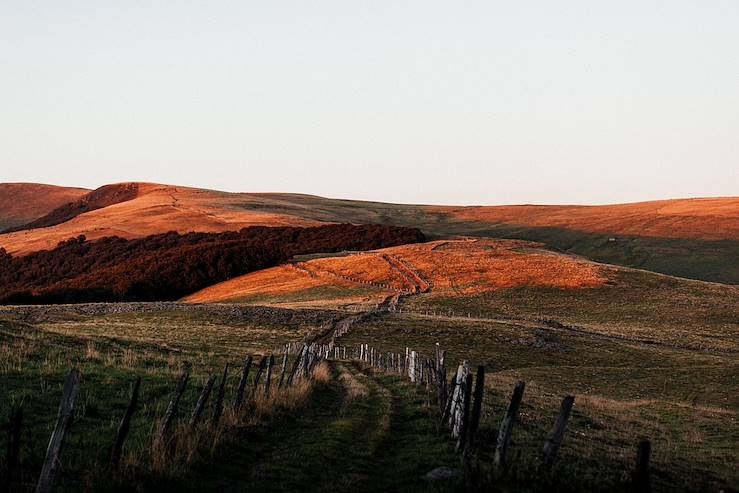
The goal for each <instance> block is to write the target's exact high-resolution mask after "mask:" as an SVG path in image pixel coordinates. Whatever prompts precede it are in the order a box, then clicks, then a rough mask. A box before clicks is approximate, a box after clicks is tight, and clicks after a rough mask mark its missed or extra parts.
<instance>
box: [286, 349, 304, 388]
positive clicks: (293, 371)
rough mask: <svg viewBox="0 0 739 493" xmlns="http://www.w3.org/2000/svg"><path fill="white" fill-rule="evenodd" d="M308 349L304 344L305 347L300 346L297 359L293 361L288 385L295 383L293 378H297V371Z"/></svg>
mask: <svg viewBox="0 0 739 493" xmlns="http://www.w3.org/2000/svg"><path fill="white" fill-rule="evenodd" d="M306 350H307V346H306V345H305V344H303V347H302V348H300V351H299V352H298V354H297V356H296V357H295V361H294V362H293V367H292V370H290V375H289V376H288V377H287V385H288V387H289V386H290V385H292V384H293V378H295V373H296V372H297V371H298V366H300V360H301V359H303V353H304V352H305V351H306Z"/></svg>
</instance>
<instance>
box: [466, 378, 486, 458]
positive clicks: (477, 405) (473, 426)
mask: <svg viewBox="0 0 739 493" xmlns="http://www.w3.org/2000/svg"><path fill="white" fill-rule="evenodd" d="M484 399H485V367H484V366H482V365H479V366H478V367H477V375H475V402H474V404H473V405H472V415H471V416H470V429H469V437H468V438H467V448H469V447H471V446H472V445H474V444H475V435H476V434H477V430H478V429H479V428H480V416H481V415H482V404H483V400H484Z"/></svg>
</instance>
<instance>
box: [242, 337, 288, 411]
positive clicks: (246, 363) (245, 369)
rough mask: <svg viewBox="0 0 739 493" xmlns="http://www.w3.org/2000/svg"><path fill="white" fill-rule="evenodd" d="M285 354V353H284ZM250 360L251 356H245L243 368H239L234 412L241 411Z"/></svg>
mask: <svg viewBox="0 0 739 493" xmlns="http://www.w3.org/2000/svg"><path fill="white" fill-rule="evenodd" d="M285 352H286V353H287V351H285ZM251 362H252V358H251V355H247V357H246V358H245V359H244V366H243V367H242V368H241V379H240V380H239V386H238V387H237V388H236V398H235V399H234V411H238V410H239V409H241V404H242V403H243V402H244V390H245V389H246V383H247V381H248V380H249V370H250V369H251Z"/></svg>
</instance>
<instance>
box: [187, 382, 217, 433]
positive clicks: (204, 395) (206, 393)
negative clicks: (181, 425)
mask: <svg viewBox="0 0 739 493" xmlns="http://www.w3.org/2000/svg"><path fill="white" fill-rule="evenodd" d="M215 383H216V376H215V375H209V376H208V380H207V381H206V382H205V385H204V386H203V390H202V391H201V392H200V397H198V402H197V403H196V404H195V409H194V410H193V411H192V416H190V426H195V425H196V424H198V421H200V416H201V415H202V414H203V409H205V404H206V403H207V402H208V397H210V392H211V390H213V384H215Z"/></svg>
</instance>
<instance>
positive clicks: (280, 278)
mask: <svg viewBox="0 0 739 493" xmlns="http://www.w3.org/2000/svg"><path fill="white" fill-rule="evenodd" d="M614 271H615V269H614V268H611V267H607V266H602V265H599V264H595V263H592V262H588V261H586V260H583V259H579V258H575V257H570V256H567V255H561V254H557V253H554V252H551V251H548V250H545V249H544V248H542V245H540V244H536V243H531V242H524V241H511V240H489V239H467V238H465V239H455V240H439V241H432V242H429V243H420V244H414V245H402V246H397V247H391V248H385V249H382V250H376V251H371V252H361V253H360V252H352V253H349V254H345V255H342V256H328V257H325V258H316V259H312V260H308V261H305V262H295V263H292V264H289V265H283V266H279V267H275V268H272V269H266V270H263V271H259V272H254V273H251V274H247V275H245V276H241V277H237V278H235V279H230V280H228V281H226V282H223V283H220V284H217V285H215V286H211V287H208V288H205V289H203V290H202V291H199V292H197V293H194V294H192V295H190V296H188V297H187V298H185V301H187V302H190V303H218V302H241V303H243V302H250V301H252V302H259V303H265V302H266V303H271V304H280V303H287V304H297V305H301V304H304V303H305V302H308V304H313V305H316V304H319V305H320V304H323V305H329V306H330V305H335V304H337V303H338V304H346V303H352V302H357V301H358V302H360V303H361V302H374V303H379V302H381V301H382V300H383V299H384V298H385V297H387V296H388V295H393V294H405V295H410V294H424V299H426V298H431V299H433V298H437V297H453V296H473V295H479V294H481V293H486V292H488V291H494V290H499V289H510V288H517V287H522V286H540V287H551V288H557V289H564V290H580V289H587V288H593V287H597V286H603V285H605V284H607V283H608V282H609V273H610V274H612V273H613V272H614Z"/></svg>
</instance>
